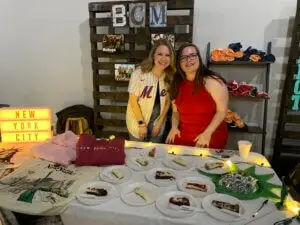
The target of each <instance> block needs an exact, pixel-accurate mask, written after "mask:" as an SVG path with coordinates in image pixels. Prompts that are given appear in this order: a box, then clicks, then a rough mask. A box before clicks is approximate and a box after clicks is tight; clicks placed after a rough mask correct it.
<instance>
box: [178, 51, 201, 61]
mask: <svg viewBox="0 0 300 225" xmlns="http://www.w3.org/2000/svg"><path fill="white" fill-rule="evenodd" d="M197 58H198V55H197V53H192V54H190V55H183V56H181V57H180V61H188V60H189V59H190V60H195V59H197Z"/></svg>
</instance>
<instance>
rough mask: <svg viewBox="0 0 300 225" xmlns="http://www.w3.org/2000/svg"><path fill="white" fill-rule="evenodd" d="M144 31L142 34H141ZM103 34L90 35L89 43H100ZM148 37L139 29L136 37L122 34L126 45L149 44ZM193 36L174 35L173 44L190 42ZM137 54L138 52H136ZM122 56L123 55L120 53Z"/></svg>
mask: <svg viewBox="0 0 300 225" xmlns="http://www.w3.org/2000/svg"><path fill="white" fill-rule="evenodd" d="M140 31H141V32H140ZM143 31H144V32H143ZM103 36H104V34H91V41H92V42H102V40H103ZM150 38H151V37H150V36H149V35H148V34H147V33H146V32H145V29H140V28H139V31H138V33H137V34H136V35H134V34H124V39H125V42H126V43H131V42H133V43H138V44H142V43H149V41H150ZM192 38H193V36H192V35H191V34H176V35H175V42H186V41H192ZM136 51H137V52H138V50H136ZM107 54H109V53H107ZM122 54H123V53H122ZM109 55H110V56H113V55H119V54H116V53H114V54H109Z"/></svg>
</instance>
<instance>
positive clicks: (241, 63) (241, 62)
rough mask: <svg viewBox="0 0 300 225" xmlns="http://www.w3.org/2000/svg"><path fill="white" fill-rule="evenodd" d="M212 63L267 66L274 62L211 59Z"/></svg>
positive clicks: (210, 62)
mask: <svg viewBox="0 0 300 225" xmlns="http://www.w3.org/2000/svg"><path fill="white" fill-rule="evenodd" d="M208 63H209V64H211V65H224V66H226V65H228V66H230V65H233V66H266V65H269V64H271V63H272V62H252V61H232V62H227V61H226V62H216V61H209V62H208Z"/></svg>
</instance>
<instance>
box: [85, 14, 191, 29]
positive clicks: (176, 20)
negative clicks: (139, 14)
mask: <svg viewBox="0 0 300 225" xmlns="http://www.w3.org/2000/svg"><path fill="white" fill-rule="evenodd" d="M148 23H149V20H146V26H147V25H148ZM89 24H90V27H96V26H112V18H110V17H108V18H95V19H90V20H89ZM178 24H180V25H188V24H193V17H191V16H168V17H167V25H168V26H175V25H178ZM125 27H129V25H127V26H125Z"/></svg>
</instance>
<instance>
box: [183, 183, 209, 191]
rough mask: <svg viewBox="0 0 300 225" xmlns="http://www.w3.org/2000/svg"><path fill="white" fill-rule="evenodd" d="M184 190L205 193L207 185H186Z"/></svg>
mask: <svg viewBox="0 0 300 225" xmlns="http://www.w3.org/2000/svg"><path fill="white" fill-rule="evenodd" d="M185 188H186V189H191V190H196V191H202V192H207V185H206V184H198V183H186V184H185Z"/></svg>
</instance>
